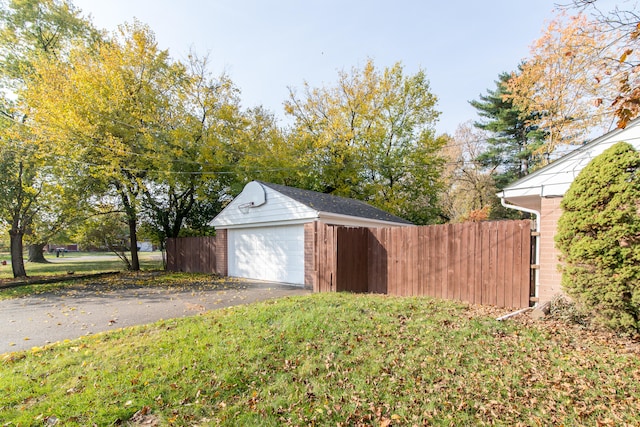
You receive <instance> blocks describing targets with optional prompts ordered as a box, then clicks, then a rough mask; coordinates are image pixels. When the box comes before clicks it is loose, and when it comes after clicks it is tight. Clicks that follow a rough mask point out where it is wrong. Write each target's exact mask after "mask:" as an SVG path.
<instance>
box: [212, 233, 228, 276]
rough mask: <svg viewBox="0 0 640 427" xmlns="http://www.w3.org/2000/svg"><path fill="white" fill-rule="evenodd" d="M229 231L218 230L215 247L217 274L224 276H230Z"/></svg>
mask: <svg viewBox="0 0 640 427" xmlns="http://www.w3.org/2000/svg"><path fill="white" fill-rule="evenodd" d="M227 245H228V240H227V230H226V229H222V230H216V246H215V259H216V273H218V274H221V275H223V276H227V275H228V274H229V263H228V260H227V257H228V253H227Z"/></svg>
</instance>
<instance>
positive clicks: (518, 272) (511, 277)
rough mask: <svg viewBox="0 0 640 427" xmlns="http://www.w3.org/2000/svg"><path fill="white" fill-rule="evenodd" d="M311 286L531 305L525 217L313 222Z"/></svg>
mask: <svg viewBox="0 0 640 427" xmlns="http://www.w3.org/2000/svg"><path fill="white" fill-rule="evenodd" d="M314 228H315V230H314V231H315V246H316V254H315V267H316V268H315V270H316V272H317V277H316V283H315V286H314V290H316V291H320V292H323V291H325V292H326V291H351V292H374V293H383V294H390V295H400V296H411V295H425V296H432V297H436V298H446V299H453V300H460V301H466V302H470V303H473V304H485V305H495V306H499V307H513V308H524V307H529V302H530V296H531V294H530V292H531V291H530V289H531V223H530V221H526V220H524V221H497V222H478V223H464V224H446V225H435V226H425V227H394V228H348V227H333V226H327V225H324V224H319V223H316V224H315V225H314Z"/></svg>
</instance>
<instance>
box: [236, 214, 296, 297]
mask: <svg viewBox="0 0 640 427" xmlns="http://www.w3.org/2000/svg"><path fill="white" fill-rule="evenodd" d="M227 238H228V250H229V276H233V277H246V278H248V279H260V280H270V281H274V282H284V283H294V284H298V285H304V226H303V225H287V226H280V227H260V228H247V229H231V230H229V231H228V235H227Z"/></svg>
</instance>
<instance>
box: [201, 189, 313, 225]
mask: <svg viewBox="0 0 640 427" xmlns="http://www.w3.org/2000/svg"><path fill="white" fill-rule="evenodd" d="M262 187H263V188H264V191H265V193H266V203H265V204H263V205H261V206H257V207H248V208H243V206H244V205H246V204H247V202H250V201H251V200H250V198H248V197H247V195H246V194H245V193H240V194H239V195H238V197H236V198H235V199H233V201H232V202H231V203H229V205H228V206H227V207H226V208H224V209H223V210H222V212H220V214H219V215H218V216H217V217H216V218H215V219H214V220H213V222H212V224H213V225H214V226H215V227H216V228H233V227H243V226H249V227H256V226H260V224H265V223H277V222H287V221H288V222H292V221H301V222H307V221H313V220H315V219H316V218H317V217H318V211H316V210H315V209H311V208H310V207H308V206H305V205H303V204H302V203H300V202H297V201H295V200H293V199H292V198H290V197H287V196H285V195H284V194H281V193H278V192H277V191H275V190H272V189H271V188H269V187H266V186H262Z"/></svg>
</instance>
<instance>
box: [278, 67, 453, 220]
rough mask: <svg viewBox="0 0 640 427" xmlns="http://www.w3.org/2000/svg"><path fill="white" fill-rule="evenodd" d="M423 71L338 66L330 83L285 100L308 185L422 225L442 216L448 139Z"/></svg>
mask: <svg viewBox="0 0 640 427" xmlns="http://www.w3.org/2000/svg"><path fill="white" fill-rule="evenodd" d="M436 101H437V98H436V96H435V95H433V94H432V93H431V89H430V86H429V82H428V80H427V77H426V74H425V72H424V71H418V72H417V73H416V74H414V75H410V76H407V75H405V73H404V69H403V67H402V65H401V64H399V63H398V64H395V65H394V66H393V67H390V68H385V69H384V70H382V71H379V70H377V69H376V67H375V66H374V64H373V61H371V60H369V61H368V62H367V63H366V64H365V66H364V67H363V68H361V69H357V68H354V69H352V70H351V72H350V73H347V72H344V71H343V72H340V73H339V75H338V81H337V83H336V84H335V86H333V87H325V88H315V89H312V88H310V87H309V85H308V84H305V90H304V95H303V97H299V96H298V95H297V94H296V93H295V91H293V90H292V91H291V92H290V98H289V100H288V101H287V102H286V103H285V110H286V112H287V113H288V114H289V115H291V116H292V117H293V118H294V120H295V124H294V129H293V135H292V138H294V139H295V144H296V145H297V150H298V152H299V153H300V154H299V159H298V165H299V166H298V167H299V168H300V169H302V170H305V171H307V173H308V180H307V182H306V183H305V186H306V187H307V188H310V189H313V190H316V191H321V192H326V193H332V194H336V195H341V196H345V197H351V198H355V199H360V200H365V201H368V202H370V203H372V204H373V205H375V206H377V207H380V208H382V209H385V210H387V211H389V212H392V213H394V214H397V215H399V216H402V217H404V218H407V219H409V220H411V221H414V222H416V223H419V224H424V223H429V222H434V221H438V220H440V217H439V211H438V204H437V195H438V192H439V190H440V188H441V186H442V183H441V172H442V167H443V163H444V160H443V158H442V157H441V156H440V154H439V150H440V148H441V147H442V146H443V145H444V144H445V142H446V138H444V137H440V138H438V137H436V135H435V131H434V125H435V122H436V120H437V118H438V115H439V113H438V112H437V111H436V109H435V105H436Z"/></svg>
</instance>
